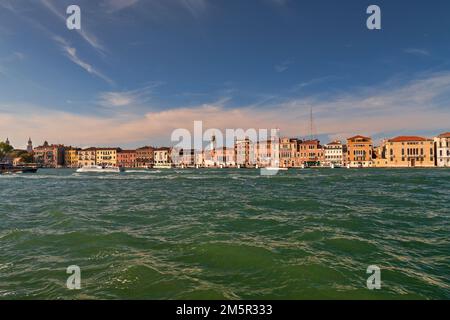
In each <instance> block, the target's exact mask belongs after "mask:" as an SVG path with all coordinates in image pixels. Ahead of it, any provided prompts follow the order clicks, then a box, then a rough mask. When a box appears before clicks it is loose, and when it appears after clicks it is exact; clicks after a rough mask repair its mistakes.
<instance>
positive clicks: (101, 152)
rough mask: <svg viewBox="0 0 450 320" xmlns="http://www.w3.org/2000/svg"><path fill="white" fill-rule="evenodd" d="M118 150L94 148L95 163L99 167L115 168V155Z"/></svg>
mask: <svg viewBox="0 0 450 320" xmlns="http://www.w3.org/2000/svg"><path fill="white" fill-rule="evenodd" d="M119 151H121V149H120V148H96V149H95V161H96V163H97V165H100V166H111V167H117V164H118V163H117V154H118V153H119Z"/></svg>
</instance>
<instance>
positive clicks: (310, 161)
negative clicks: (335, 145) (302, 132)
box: [294, 139, 324, 167]
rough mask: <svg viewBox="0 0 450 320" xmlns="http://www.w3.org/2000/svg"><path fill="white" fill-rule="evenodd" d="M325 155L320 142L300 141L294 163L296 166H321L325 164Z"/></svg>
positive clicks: (315, 140) (314, 140)
mask: <svg viewBox="0 0 450 320" xmlns="http://www.w3.org/2000/svg"><path fill="white" fill-rule="evenodd" d="M323 154H324V151H323V148H322V146H321V145H320V141H319V140H317V139H313V140H299V141H298V142H297V151H296V154H295V158H296V159H295V161H294V163H295V164H296V166H306V167H310V166H320V164H321V163H322V162H323Z"/></svg>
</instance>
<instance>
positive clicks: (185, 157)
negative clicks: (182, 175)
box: [172, 149, 195, 168]
mask: <svg viewBox="0 0 450 320" xmlns="http://www.w3.org/2000/svg"><path fill="white" fill-rule="evenodd" d="M177 158H178V159H172V161H173V162H174V164H175V165H177V166H182V167H185V168H186V167H194V166H195V150H194V149H180V150H179V151H178V152H177Z"/></svg>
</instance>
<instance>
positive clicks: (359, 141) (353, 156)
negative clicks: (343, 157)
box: [347, 135, 373, 167]
mask: <svg viewBox="0 0 450 320" xmlns="http://www.w3.org/2000/svg"><path fill="white" fill-rule="evenodd" d="M372 153H373V143H372V138H370V137H364V136H361V135H357V136H354V137H351V138H348V139H347V158H348V159H347V161H348V165H349V166H350V167H370V166H371V165H372Z"/></svg>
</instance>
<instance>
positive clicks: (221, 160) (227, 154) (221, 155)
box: [214, 147, 236, 167]
mask: <svg viewBox="0 0 450 320" xmlns="http://www.w3.org/2000/svg"><path fill="white" fill-rule="evenodd" d="M214 163H215V165H216V166H218V167H220V166H222V167H234V166H236V161H235V154H234V148H226V147H222V148H217V149H216V150H215V156H214Z"/></svg>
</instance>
